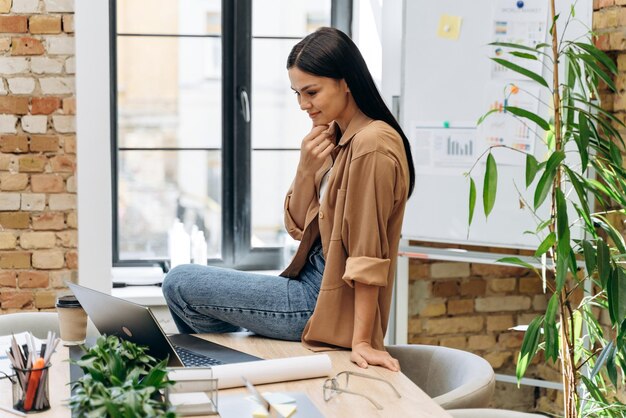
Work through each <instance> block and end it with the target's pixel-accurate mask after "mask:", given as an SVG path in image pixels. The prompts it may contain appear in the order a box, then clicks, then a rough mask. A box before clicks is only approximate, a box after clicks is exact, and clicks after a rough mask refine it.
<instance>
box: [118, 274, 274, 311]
mask: <svg viewBox="0 0 626 418" xmlns="http://www.w3.org/2000/svg"><path fill="white" fill-rule="evenodd" d="M248 273H259V274H267V275H278V274H280V273H281V272H280V270H261V271H249V272H248ZM164 278H165V274H164V273H163V272H162V271H161V269H160V268H158V267H114V268H113V269H112V270H111V279H112V282H113V283H126V284H127V286H126V287H117V288H113V289H112V290H111V295H113V296H115V297H117V298H120V299H124V300H127V301H129V302H133V303H137V304H139V305H144V306H166V303H165V298H164V297H163V291H162V290H161V287H160V286H150V285H151V284H154V283H162V282H163V279H164ZM133 285H134V286H133Z"/></svg>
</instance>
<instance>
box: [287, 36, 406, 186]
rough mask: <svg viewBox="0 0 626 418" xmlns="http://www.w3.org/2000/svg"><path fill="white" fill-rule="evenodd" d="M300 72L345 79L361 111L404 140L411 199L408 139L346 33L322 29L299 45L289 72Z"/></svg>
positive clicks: (289, 63) (289, 58)
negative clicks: (297, 69) (294, 68)
mask: <svg viewBox="0 0 626 418" xmlns="http://www.w3.org/2000/svg"><path fill="white" fill-rule="evenodd" d="M293 67H297V68H299V69H300V70H302V71H304V72H306V73H309V74H313V75H316V76H320V77H329V78H334V79H337V80H341V79H344V80H345V81H346V84H347V85H348V88H349V89H350V93H351V94H352V97H354V101H355V102H356V105H357V106H358V107H359V109H360V110H361V112H363V113H365V114H366V115H367V116H368V117H370V118H372V119H374V120H382V121H384V122H386V123H388V124H389V125H390V126H391V127H393V128H394V129H395V130H396V131H397V132H398V134H399V135H400V136H401V137H402V142H403V143H404V150H405V152H406V158H407V162H408V166H409V196H411V194H412V193H413V187H414V186H415V167H414V166H413V158H412V156H411V146H410V145H409V140H408V139H407V137H406V135H405V134H404V132H403V131H402V128H401V127H400V124H399V123H398V121H396V118H394V117H393V115H392V114H391V112H390V111H389V108H388V107H387V105H386V104H385V102H384V101H383V98H382V97H381V96H380V93H379V92H378V89H377V88H376V84H374V79H373V78H372V75H371V74H370V72H369V70H368V69H367V64H365V60H364V59H363V56H362V55H361V52H360V51H359V48H357V46H356V45H355V44H354V42H352V39H350V37H348V35H346V34H345V33H343V32H341V31H340V30H338V29H335V28H320V29H318V30H316V31H315V32H313V33H312V34H310V35H308V36H307V37H306V38H304V39H303V40H301V41H300V42H298V43H297V44H296V45H295V46H294V47H293V49H292V50H291V53H290V54H289V57H288V58H287V69H290V68H293Z"/></svg>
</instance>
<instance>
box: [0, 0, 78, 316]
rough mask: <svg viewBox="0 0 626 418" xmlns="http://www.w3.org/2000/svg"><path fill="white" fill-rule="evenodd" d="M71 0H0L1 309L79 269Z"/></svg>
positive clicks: (34, 303) (44, 292)
mask: <svg viewBox="0 0 626 418" xmlns="http://www.w3.org/2000/svg"><path fill="white" fill-rule="evenodd" d="M73 10H74V2H73V0H0V313H7V312H11V311H15V310H38V309H41V310H45V309H51V308H54V302H55V297H56V294H57V292H58V291H60V289H62V288H63V287H64V285H63V282H64V281H65V280H75V278H76V274H77V251H76V248H77V243H76V241H77V231H76V176H75V174H76V137H75V134H74V132H75V128H74V127H75V116H74V115H75V113H76V112H75V111H76V104H75V103H76V102H75V95H74V66H75V60H74V15H73Z"/></svg>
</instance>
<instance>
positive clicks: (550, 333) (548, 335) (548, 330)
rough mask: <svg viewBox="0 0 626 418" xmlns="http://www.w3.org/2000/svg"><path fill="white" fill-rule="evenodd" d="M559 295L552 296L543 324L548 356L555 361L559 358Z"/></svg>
mask: <svg viewBox="0 0 626 418" xmlns="http://www.w3.org/2000/svg"><path fill="white" fill-rule="evenodd" d="M558 296H559V295H558V294H557V293H555V294H553V295H552V296H551V297H550V301H549V302H548V307H547V308H546V314H545V321H544V324H543V330H544V339H545V342H546V344H545V352H546V358H548V359H551V360H552V361H553V362H555V361H556V360H557V359H558V358H559V336H558V330H557V328H556V312H557V309H558V306H559V297H558Z"/></svg>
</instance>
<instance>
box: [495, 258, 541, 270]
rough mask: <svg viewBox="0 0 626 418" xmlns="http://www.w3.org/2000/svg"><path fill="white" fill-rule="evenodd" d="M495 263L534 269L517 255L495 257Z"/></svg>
mask: <svg viewBox="0 0 626 418" xmlns="http://www.w3.org/2000/svg"><path fill="white" fill-rule="evenodd" d="M496 263H505V264H515V265H516V266H520V267H526V268H528V269H531V270H535V268H534V267H533V266H532V265H531V264H529V263H527V262H525V261H523V260H521V259H519V258H518V257H502V258H499V259H497V260H496Z"/></svg>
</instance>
